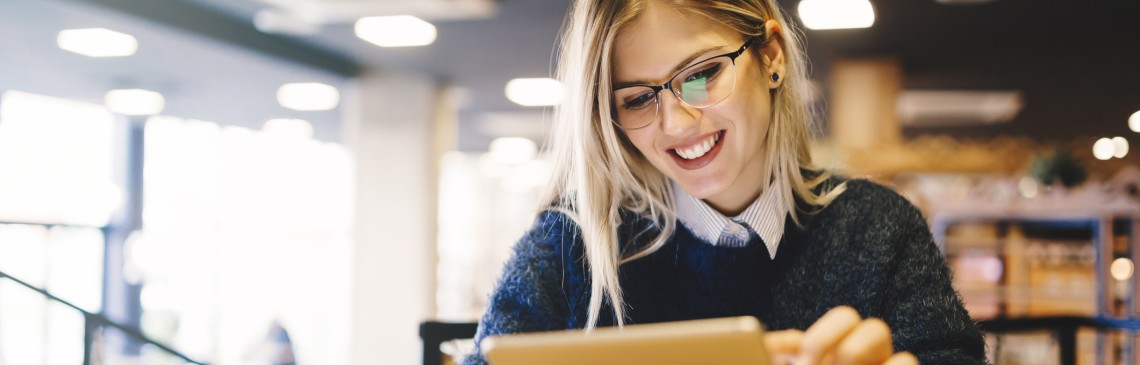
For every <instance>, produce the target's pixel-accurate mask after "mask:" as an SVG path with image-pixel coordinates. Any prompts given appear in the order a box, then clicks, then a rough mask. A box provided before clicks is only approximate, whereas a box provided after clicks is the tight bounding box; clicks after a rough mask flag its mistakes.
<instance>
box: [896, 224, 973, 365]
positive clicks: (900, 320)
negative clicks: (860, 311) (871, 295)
mask: <svg viewBox="0 0 1140 365" xmlns="http://www.w3.org/2000/svg"><path fill="white" fill-rule="evenodd" d="M902 219H905V220H909V221H911V222H913V224H910V225H908V226H909V227H910V229H909V230H906V231H904V233H903V234H902V235H900V236H899V242H897V245H896V246H895V249H896V256H895V260H894V264H893V265H892V269H891V270H892V275H891V278H892V279H891V280H890V284H888V287H887V290H888V295H887V296H886V298H885V303H884V305H885V307H884V311H883V314H884V317H885V318H883V319H884V320H885V321H886V322H887V323H888V324H889V325H890V326H891V330H892V331H893V336H894V338H893V340H894V343H895V346H896V347H897V348H896V349H895V350H896V351H909V352H911V353H913V354H914V355H915V356H916V357H918V359H919V362H920V363H922V364H923V365H938V364H985V363H986V360H985V339H984V337H983V336H982V333H981V331H980V330H979V329H978V327H977V325H976V324H975V322H974V321H973V320H972V319H971V318H970V316H969V314H968V313H967V312H966V309H965V308H964V307H963V305H962V300H961V298H960V297H959V296H958V293H957V292H956V291H955V290H954V288H953V287H952V286H951V284H950V283H951V281H950V278H951V274H950V270H949V268H948V267H947V265H946V260H945V259H944V258H943V256H942V253H941V252H940V251H939V250H938V248H937V246H935V244H934V239H933V237H932V236H931V233H930V230H929V228H927V225H926V221H925V220H924V219H923V218H922V216H921V214H920V213H919V212H918V211H917V209H913V207H912V209H910V211H909V214H906V217H905V218H902Z"/></svg>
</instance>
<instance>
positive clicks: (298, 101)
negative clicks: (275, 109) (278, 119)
mask: <svg viewBox="0 0 1140 365" xmlns="http://www.w3.org/2000/svg"><path fill="white" fill-rule="evenodd" d="M277 102H278V103H281V106H283V107H286V108H289V109H293V110H300V111H322V110H332V109H334V108H336V106H337V104H340V92H339V91H337V89H336V88H335V87H333V86H331V85H326V84H322V83H316V82H308V83H296V84H285V85H282V86H281V88H279V89H277Z"/></svg>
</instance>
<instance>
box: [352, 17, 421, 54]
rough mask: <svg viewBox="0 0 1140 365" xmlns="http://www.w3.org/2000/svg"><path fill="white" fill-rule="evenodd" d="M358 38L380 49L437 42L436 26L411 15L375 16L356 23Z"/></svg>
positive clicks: (361, 19)
mask: <svg viewBox="0 0 1140 365" xmlns="http://www.w3.org/2000/svg"><path fill="white" fill-rule="evenodd" d="M355 30H356V36H357V37H360V39H363V40H365V41H367V42H368V43H372V44H375V45H377V46H380V47H416V46H426V45H429V44H432V42H435V36H436V31H435V26H434V25H431V23H428V22H425V21H423V20H422V19H420V18H417V17H414V16H411V15H396V16H373V17H367V18H360V20H357V21H356V27H355Z"/></svg>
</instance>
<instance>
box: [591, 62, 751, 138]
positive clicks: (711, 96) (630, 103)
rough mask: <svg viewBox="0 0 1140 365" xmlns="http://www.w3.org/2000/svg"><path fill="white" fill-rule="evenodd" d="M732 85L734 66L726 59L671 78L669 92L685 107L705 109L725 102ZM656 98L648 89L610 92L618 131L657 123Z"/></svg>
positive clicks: (657, 97)
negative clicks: (618, 127) (619, 127)
mask: <svg viewBox="0 0 1140 365" xmlns="http://www.w3.org/2000/svg"><path fill="white" fill-rule="evenodd" d="M735 84H736V75H735V66H734V65H733V62H732V59H731V58H729V57H727V56H726V57H717V58H713V59H710V60H707V61H704V62H701V63H699V64H696V65H693V66H692V67H689V68H687V69H685V70H684V71H681V73H679V74H677V75H676V76H673V79H672V80H670V84H669V89H670V90H671V91H672V92H673V94H674V95H676V96H677V98H678V99H680V100H681V101H682V102H684V103H685V104H687V105H689V106H691V107H694V108H706V107H710V106H713V105H715V104H717V103H720V102H721V101H723V100H724V99H726V98H728V95H729V94H731V93H732V89H733V88H734V87H735ZM660 97H661V96H660V95H659V94H658V93H657V92H656V91H654V89H653V88H651V87H649V86H634V87H627V88H622V89H618V90H615V91H614V95H613V98H614V103H613V105H614V108H616V111H617V112H616V113H615V114H616V115H615V117H616V118H617V122H618V124H619V125H620V126H621V127H622V128H640V127H644V126H646V125H648V124H649V123H652V122H653V120H654V119H657V114H658V113H659V111H658V109H660V107H659V106H658V104H659V103H660Z"/></svg>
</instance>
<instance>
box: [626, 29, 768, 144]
mask: <svg viewBox="0 0 1140 365" xmlns="http://www.w3.org/2000/svg"><path fill="white" fill-rule="evenodd" d="M761 37H762V36H752V37H749V38H748V40H746V41H744V45H741V46H740V49H737V50H736V51H733V52H729V53H725V54H720V55H716V56H712V57H709V58H705V59H703V60H700V61H699V62H696V63H694V64H693V65H691V66H689V67H685V68H684V69H681V70H680V71H677V73H676V74H673V77H670V78H669V81H666V82H665V83H664V84H661V85H628V86H623V87H619V88H616V89H613V90H612V91H611V92H616V91H618V90H622V89H628V88H631V87H648V88H649V89H651V90H653V98H654V103H655V104H654V106H653V107H654V108H657V110H656V111H655V112H654V113H653V115H654V117H653V120H650V121H649V123H645V125H643V126H640V127H632V128H627V127H623V126H622V125H621V122H620V121H618V118H617V108H618V105H616V104H617V103H616V102H613V101H612V98H611V103H612V104H614V105H612V106H611V108H610V110H613V114H614V115H612V117H611V119H612V120H613V121H614V124H616V125H617V126H618V127H619V128H622V129H630V130H634V129H641V128H645V127H648V126H649V125H650V124H653V122H654V121H656V120H657V114H658V113H660V112H661V90H669V92H671V93H672V94H673V96H675V97H677V100H680V101H681V102H682V103H685V105H688V106H690V107H693V108H697V109H704V108H708V107H712V106H715V105H717V104H720V103H721V102H723V101H724V100H727V99H728V97H727V96H726V97H725V98H724V99H721V100H719V101H717V102H715V103H712V104H709V105H705V106H694V105H692V104H689V103H688V102H686V101H685V98H683V97H681V95H677V90H675V89H674V88H673V86H672V85H673V81H674V80H676V79H677V77H678V76H681V75H683V74H685V72H688V71H689V70H690V69H692V68H693V67H697V66H700V65H701V64H703V63H705V62H708V61H711V60H714V59H717V58H721V57H728V60H729V62H732V66H733V67H736V59H737V58H739V57H740V55H742V54H744V51H747V50H748V49H749V48H750V47H752V45H753V44H754V43H756V40H758V39H760V38H761ZM765 43H767V42H765ZM732 77H733V80H732V90H733V91H735V90H736V81H737V79H736V73H735V72H734V73H733V75H732ZM729 95H732V92H731V91H730V92H729Z"/></svg>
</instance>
